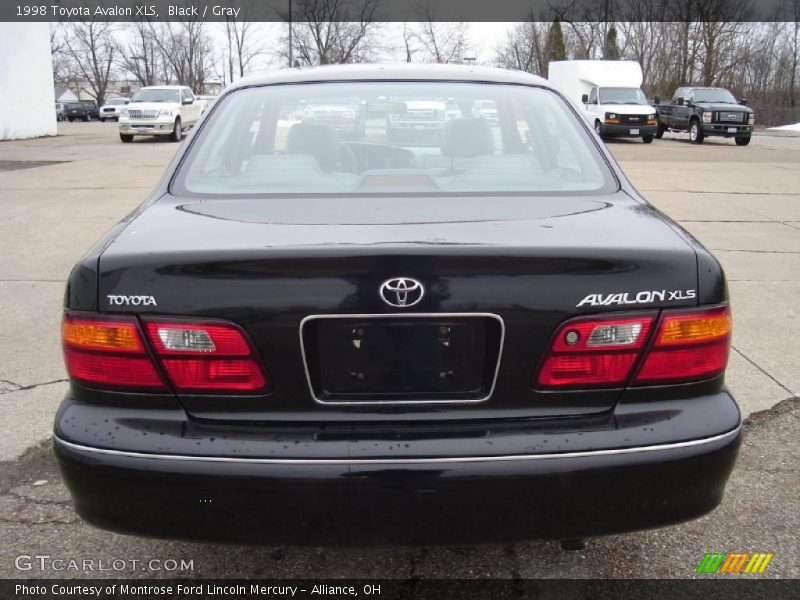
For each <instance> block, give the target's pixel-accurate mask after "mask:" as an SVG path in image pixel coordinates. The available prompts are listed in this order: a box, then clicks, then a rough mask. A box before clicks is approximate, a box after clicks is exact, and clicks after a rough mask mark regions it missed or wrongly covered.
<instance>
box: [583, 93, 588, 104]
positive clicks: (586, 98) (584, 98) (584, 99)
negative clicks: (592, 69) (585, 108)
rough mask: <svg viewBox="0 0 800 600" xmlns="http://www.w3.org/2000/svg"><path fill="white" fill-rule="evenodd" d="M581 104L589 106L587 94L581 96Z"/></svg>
mask: <svg viewBox="0 0 800 600" xmlns="http://www.w3.org/2000/svg"><path fill="white" fill-rule="evenodd" d="M581 102H583V103H584V104H589V94H584V95H583V96H581Z"/></svg>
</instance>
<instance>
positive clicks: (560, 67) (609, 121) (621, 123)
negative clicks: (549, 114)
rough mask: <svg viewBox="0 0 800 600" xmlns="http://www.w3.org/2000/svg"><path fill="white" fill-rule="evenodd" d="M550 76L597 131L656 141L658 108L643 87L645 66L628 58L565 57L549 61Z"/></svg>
mask: <svg viewBox="0 0 800 600" xmlns="http://www.w3.org/2000/svg"><path fill="white" fill-rule="evenodd" d="M548 79H549V80H550V81H551V82H552V83H553V84H555V86H556V87H558V88H560V89H561V91H562V92H563V93H564V94H565V95H566V96H567V97H568V98H569V99H570V100H572V101H573V102H575V103H576V104H577V106H578V108H579V109H580V110H581V111H582V112H583V114H584V116H585V117H586V118H587V119H588V120H589V122H590V123H591V124H592V126H593V127H594V130H595V131H596V132H597V134H598V135H599V136H600V137H601V138H603V139H605V138H608V137H640V138H642V140H643V141H644V143H645V144H649V143H650V142H652V141H653V137H654V136H655V134H656V131H657V130H658V122H657V121H656V111H655V108H653V107H652V106H651V105H650V103H649V102H648V101H647V98H646V97H645V95H644V92H643V91H642V89H641V85H642V67H641V65H639V63H638V62H635V61H629V60H563V61H554V62H551V63H550V67H549V71H548Z"/></svg>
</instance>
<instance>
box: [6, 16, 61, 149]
mask: <svg viewBox="0 0 800 600" xmlns="http://www.w3.org/2000/svg"><path fill="white" fill-rule="evenodd" d="M54 103H55V94H54V91H53V61H52V58H51V56H50V24H49V23H7V22H0V140H19V139H25V138H32V137H40V136H44V135H56V113H55V108H54Z"/></svg>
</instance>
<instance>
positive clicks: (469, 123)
mask: <svg viewBox="0 0 800 600" xmlns="http://www.w3.org/2000/svg"><path fill="white" fill-rule="evenodd" d="M441 147H442V156H449V157H451V158H467V157H471V156H481V155H484V154H492V153H493V152H494V139H493V137H492V128H491V126H490V125H489V122H488V121H487V120H486V119H451V120H450V121H447V123H445V125H444V131H443V132H442V142H441Z"/></svg>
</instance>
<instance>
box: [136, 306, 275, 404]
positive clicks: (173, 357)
mask: <svg viewBox="0 0 800 600" xmlns="http://www.w3.org/2000/svg"><path fill="white" fill-rule="evenodd" d="M145 328H146V330H147V335H148V336H149V338H150V341H151V342H152V344H153V348H154V349H155V352H156V356H158V359H159V361H160V362H161V365H162V366H163V367H164V371H165V372H166V374H167V377H168V378H169V380H170V381H171V382H172V385H173V386H174V387H175V390H176V391H179V392H196V393H199V392H212V393H221V392H225V391H235V392H266V391H268V389H269V381H268V379H267V377H266V375H265V373H264V370H263V369H262V368H261V364H260V362H259V360H258V358H257V357H256V355H255V353H254V351H253V349H252V347H251V345H250V343H249V342H248V340H247V338H246V336H245V334H244V332H243V331H242V330H241V329H240V328H239V327H237V326H236V325H234V324H232V323H219V322H207V321H206V322H204V321H196V322H195V321H187V320H183V319H181V320H171V319H145Z"/></svg>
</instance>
